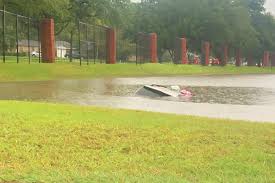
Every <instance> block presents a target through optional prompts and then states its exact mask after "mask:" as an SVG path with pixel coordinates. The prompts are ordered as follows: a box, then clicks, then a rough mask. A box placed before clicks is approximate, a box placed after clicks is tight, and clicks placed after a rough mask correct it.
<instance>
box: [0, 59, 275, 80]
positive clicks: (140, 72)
mask: <svg viewBox="0 0 275 183" xmlns="http://www.w3.org/2000/svg"><path fill="white" fill-rule="evenodd" d="M257 73H275V69H273V70H271V69H270V68H258V67H239V68H238V67H235V66H227V67H202V66H194V65H193V66H192V65H173V64H144V65H138V66H136V65H135V64H116V65H106V64H96V65H94V64H91V65H89V66H87V65H85V64H83V66H82V67H80V66H79V63H68V62H67V63H65V62H59V63H56V64H39V63H32V64H30V65H29V64H27V63H19V64H16V63H10V62H8V63H6V64H3V63H1V64H0V82H7V81H32V80H55V79H79V78H95V77H118V76H119V77H128V76H162V75H165V76H173V75H214V74H257Z"/></svg>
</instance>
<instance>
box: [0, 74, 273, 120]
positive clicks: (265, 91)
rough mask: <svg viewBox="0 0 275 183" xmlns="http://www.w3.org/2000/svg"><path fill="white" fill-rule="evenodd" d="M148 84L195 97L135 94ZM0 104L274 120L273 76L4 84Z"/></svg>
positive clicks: (1, 88) (0, 93)
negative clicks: (175, 87) (179, 89)
mask: <svg viewBox="0 0 275 183" xmlns="http://www.w3.org/2000/svg"><path fill="white" fill-rule="evenodd" d="M145 84H161V85H166V86H171V85H180V86H181V87H182V88H186V89H188V90H190V91H192V93H193V94H194V96H193V97H192V98H189V99H185V98H169V97H166V98H161V97H146V96H138V95H136V91H137V90H138V89H139V88H141V87H142V86H143V85H145ZM0 100H30V101H49V102H58V103H73V104H81V105H97V106H108V107H115V108H126V109H137V110H145V111H155V112H166V113H176V114H190V115H199V116H208V117H217V118H230V119H243V120H251V121H269V122H275V75H245V76H199V77H191V76H189V77H149V78H113V79H93V80H63V81H41V82H14V83H0Z"/></svg>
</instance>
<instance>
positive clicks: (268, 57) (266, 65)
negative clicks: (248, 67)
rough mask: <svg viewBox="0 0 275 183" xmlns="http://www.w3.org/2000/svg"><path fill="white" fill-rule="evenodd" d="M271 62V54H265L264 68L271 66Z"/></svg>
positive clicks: (266, 52)
mask: <svg viewBox="0 0 275 183" xmlns="http://www.w3.org/2000/svg"><path fill="white" fill-rule="evenodd" d="M269 60H270V54H269V52H268V51H265V52H264V58H263V67H268V66H269Z"/></svg>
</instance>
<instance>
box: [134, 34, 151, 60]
mask: <svg viewBox="0 0 275 183" xmlns="http://www.w3.org/2000/svg"><path fill="white" fill-rule="evenodd" d="M149 62H151V58H150V34H148V33H143V32H140V33H138V34H137V38H136V63H137V64H144V63H149Z"/></svg>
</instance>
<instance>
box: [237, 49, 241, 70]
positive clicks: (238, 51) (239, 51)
mask: <svg viewBox="0 0 275 183" xmlns="http://www.w3.org/2000/svg"><path fill="white" fill-rule="evenodd" d="M241 65H242V63H241V49H240V48H237V49H236V66H237V67H240V66H241Z"/></svg>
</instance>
